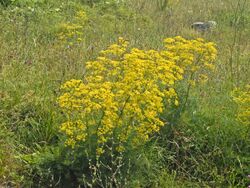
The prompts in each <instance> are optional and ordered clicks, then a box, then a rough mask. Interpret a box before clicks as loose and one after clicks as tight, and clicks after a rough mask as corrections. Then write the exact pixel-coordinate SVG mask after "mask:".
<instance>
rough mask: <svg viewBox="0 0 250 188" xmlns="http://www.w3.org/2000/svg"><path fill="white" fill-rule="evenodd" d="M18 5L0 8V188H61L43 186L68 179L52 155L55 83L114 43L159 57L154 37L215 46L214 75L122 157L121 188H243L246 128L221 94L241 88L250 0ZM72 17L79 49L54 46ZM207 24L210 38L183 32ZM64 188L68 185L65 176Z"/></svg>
mask: <svg viewBox="0 0 250 188" xmlns="http://www.w3.org/2000/svg"><path fill="white" fill-rule="evenodd" d="M25 2H26V1H25ZM25 2H22V1H20V2H19V3H17V4H14V5H9V6H7V7H4V6H3V7H0V24H1V27H0V43H1V48H0V100H1V102H0V122H1V123H0V184H3V185H6V186H7V185H9V186H26V187H32V186H35V184H34V183H36V182H41V181H43V182H42V183H41V184H40V183H39V184H37V185H39V186H41V187H43V186H45V187H48V186H50V185H48V184H46V181H47V180H48V179H49V180H50V182H49V184H50V183H51V185H52V186H53V185H57V186H59V187H60V186H61V187H63V186H62V185H63V183H62V182H63V181H64V180H61V181H62V182H59V183H58V184H56V183H55V179H53V178H56V177H57V174H56V173H54V172H55V171H56V170H58V171H60V172H61V174H63V173H64V172H65V174H66V173H69V172H68V171H67V167H68V166H67V162H65V161H66V159H65V158H63V157H61V156H62V153H64V152H66V151H64V149H62V148H60V147H59V146H58V145H57V144H58V142H59V141H60V140H61V134H60V133H58V126H59V125H60V123H61V122H62V117H61V116H60V115H58V114H60V111H59V109H58V105H57V102H56V98H57V97H58V96H59V93H60V91H59V88H60V85H61V84H62V83H64V82H65V81H66V80H69V79H71V78H79V79H80V78H82V76H83V74H84V63H85V62H87V61H89V60H93V59H95V58H96V57H97V55H98V52H99V51H101V50H103V49H105V48H106V47H107V46H108V45H110V44H112V43H114V41H116V39H117V38H118V37H119V36H123V37H124V38H125V39H127V40H129V41H130V43H131V47H139V48H142V49H152V48H153V49H161V48H162V41H163V39H164V38H166V37H172V36H177V35H180V36H183V37H185V38H196V37H202V38H205V39H206V40H208V41H213V42H215V43H216V44H217V48H218V52H219V55H218V59H217V62H216V70H215V72H214V73H211V75H210V78H209V80H208V82H207V83H205V84H203V85H199V86H197V87H196V88H194V89H192V90H191V92H190V95H189V100H188V103H187V107H186V110H185V111H184V112H183V113H182V114H181V115H180V117H179V118H178V119H174V122H173V125H171V126H166V127H165V128H164V129H163V130H161V132H160V133H159V135H158V137H157V138H155V139H153V140H152V142H150V143H149V144H148V145H147V146H145V148H143V149H142V151H140V152H141V153H139V156H140V157H138V156H137V155H135V156H134V158H133V156H132V154H131V158H132V159H134V162H133V165H134V169H132V170H131V174H132V175H131V177H130V180H131V184H129V186H130V187H247V185H248V183H249V180H247V178H246V176H247V175H248V174H249V173H250V167H249V164H250V158H249V151H250V150H249V149H250V148H249V146H250V140H249V134H250V132H249V125H242V124H241V123H239V122H238V121H237V120H236V114H237V106H236V104H235V103H234V102H233V101H232V97H231V92H232V90H233V89H234V88H235V87H243V86H245V85H246V84H249V75H250V72H249V70H250V67H249V65H250V58H249V57H250V2H248V1H245V0H189V1H186V0H179V1H178V3H171V2H174V1H169V4H167V6H160V7H159V4H157V3H155V2H157V1H149V0H138V1H132V0H131V1H130V0H127V1H126V2H125V3H115V1H109V2H110V3H104V2H103V1H100V2H99V3H95V2H94V1H92V2H94V4H92V6H90V5H89V4H88V3H87V2H88V1H78V0H74V1H38V2H37V3H36V2H35V1H27V2H26V3H25ZM112 2H114V3H112ZM166 2H167V1H166ZM79 9H83V10H84V11H85V12H86V14H87V16H88V21H87V23H86V26H85V27H84V41H83V43H81V45H75V46H73V47H67V46H65V45H61V44H60V43H59V42H58V40H57V39H56V35H57V33H58V30H59V25H60V23H65V22H67V21H72V20H73V17H74V15H75V12H76V11H77V10H79ZM207 20H215V21H216V22H217V23H218V26H217V28H216V29H215V30H214V31H211V32H206V33H199V32H196V31H194V30H192V29H191V28H190V25H191V24H192V23H193V22H195V21H207ZM48 148H54V149H48ZM51 150H52V151H51ZM53 151H54V152H53ZM57 151H58V153H57V154H54V153H56V152H57ZM34 153H39V154H40V156H42V157H40V158H39V157H38V159H39V161H38V162H37V161H36V160H37V159H36V160H35V159H33V158H32V159H29V160H28V159H27V157H26V158H25V157H24V158H23V157H22V156H26V155H30V154H34ZM51 156H52V157H51ZM62 158H63V159H62ZM33 160H34V161H36V163H37V164H34V161H33ZM46 160H48V161H46ZM27 161H28V162H27ZM44 161H45V162H44ZM50 165H51V166H50ZM145 169H146V170H145ZM50 170H51V171H50ZM53 170H54V171H53ZM133 172H134V173H133ZM53 173H54V174H53ZM59 174H60V173H59ZM69 174H70V173H69ZM58 176H59V175H58ZM65 176H66V175H65ZM66 180H68V181H70V180H72V178H70V175H69V177H65V181H66ZM57 181H58V180H57ZM44 183H45V184H44ZM69 186H72V187H74V185H69ZM0 187H1V185H0Z"/></svg>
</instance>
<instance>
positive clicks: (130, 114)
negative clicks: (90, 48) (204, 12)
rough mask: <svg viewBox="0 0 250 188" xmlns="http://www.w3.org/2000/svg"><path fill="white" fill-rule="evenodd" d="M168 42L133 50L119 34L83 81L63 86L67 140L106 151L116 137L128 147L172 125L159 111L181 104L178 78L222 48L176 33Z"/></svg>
mask: <svg viewBox="0 0 250 188" xmlns="http://www.w3.org/2000/svg"><path fill="white" fill-rule="evenodd" d="M165 43H166V49H164V50H162V51H156V50H140V49H137V48H133V49H131V50H129V49H128V44H129V43H128V42H127V41H126V40H124V39H123V38H119V40H118V43H117V44H113V45H111V46H109V47H108V49H107V50H104V51H101V52H100V55H99V57H98V58H97V60H96V61H91V62H87V63H86V73H85V76H84V78H83V79H82V80H75V79H72V80H70V81H67V82H66V83H64V84H63V85H62V87H61V89H62V91H63V93H62V95H61V96H60V97H59V98H58V102H59V105H60V107H61V108H62V109H63V110H64V112H65V114H66V117H67V121H66V122H65V123H63V124H62V125H61V128H60V129H61V131H62V132H64V133H65V134H66V136H67V139H66V142H65V144H66V145H68V146H71V147H72V148H74V147H76V146H80V145H81V144H84V143H85V144H86V143H89V144H90V145H92V146H94V147H95V150H96V153H97V155H98V156H100V155H101V154H103V153H104V152H105V146H106V145H108V144H109V143H110V142H111V141H112V147H114V148H115V149H116V150H117V151H118V152H123V151H124V150H125V149H126V148H127V147H137V146H139V145H141V144H143V143H145V142H146V141H147V140H148V139H149V138H150V136H151V135H152V134H153V133H156V132H158V131H159V130H160V128H161V127H162V126H164V125H165V124H166V122H163V120H161V119H160V118H159V115H160V114H161V113H162V112H163V110H164V109H165V107H166V106H165V105H167V104H170V103H174V104H175V105H178V97H177V93H176V90H175V84H176V82H178V81H180V80H182V79H183V78H184V76H185V74H186V73H188V72H189V71H193V72H194V70H195V71H196V72H197V71H198V69H199V68H197V69H194V70H193V68H194V67H197V66H198V63H199V64H201V65H204V66H207V67H210V66H212V64H210V62H211V61H212V60H214V58H215V53H216V50H215V48H214V45H213V44H212V43H205V42H204V41H203V40H201V39H198V40H191V41H188V40H185V39H183V38H181V37H175V38H169V39H166V40H165ZM194 45H196V47H195V46H194ZM197 58H199V61H198V60H197V61H195V59H197ZM90 142H91V143H90Z"/></svg>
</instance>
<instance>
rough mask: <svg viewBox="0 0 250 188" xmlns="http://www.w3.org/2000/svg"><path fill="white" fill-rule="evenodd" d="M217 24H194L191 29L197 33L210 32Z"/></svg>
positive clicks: (211, 22)
mask: <svg viewBox="0 0 250 188" xmlns="http://www.w3.org/2000/svg"><path fill="white" fill-rule="evenodd" d="M216 25H217V23H216V22H215V21H208V22H194V23H193V24H192V25H191V27H192V28H193V29H195V30H197V31H210V30H212V29H214V28H216Z"/></svg>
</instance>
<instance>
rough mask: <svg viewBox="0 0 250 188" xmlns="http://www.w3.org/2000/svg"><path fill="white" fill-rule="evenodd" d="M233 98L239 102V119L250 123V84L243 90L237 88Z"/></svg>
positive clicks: (247, 123) (244, 122) (246, 123)
mask: <svg viewBox="0 0 250 188" xmlns="http://www.w3.org/2000/svg"><path fill="white" fill-rule="evenodd" d="M233 100H234V101H235V102H236V103H237V104H238V115H237V119H238V120H239V121H240V122H241V123H243V124H245V125H250V85H247V86H246V87H245V88H244V89H243V90H242V89H239V88H237V89H235V90H234V91H233Z"/></svg>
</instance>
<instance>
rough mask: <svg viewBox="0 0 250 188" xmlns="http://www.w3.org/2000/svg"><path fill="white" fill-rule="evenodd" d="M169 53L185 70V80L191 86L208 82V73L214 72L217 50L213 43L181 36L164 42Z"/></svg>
mask: <svg viewBox="0 0 250 188" xmlns="http://www.w3.org/2000/svg"><path fill="white" fill-rule="evenodd" d="M164 42H165V47H166V50H167V52H168V53H171V55H172V56H174V58H175V60H176V64H177V65H178V66H180V67H182V68H183V69H184V70H185V78H187V81H188V82H189V83H190V84H191V85H195V83H196V82H199V81H202V82H204V81H206V80H207V74H206V73H207V71H210V70H214V68H215V66H214V64H213V62H214V61H215V59H216V57H217V50H216V48H215V44H214V43H213V42H208V43H206V42H205V41H204V39H202V38H198V39H195V40H186V39H184V38H182V37H180V36H177V37H174V38H167V39H165V40H164Z"/></svg>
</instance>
